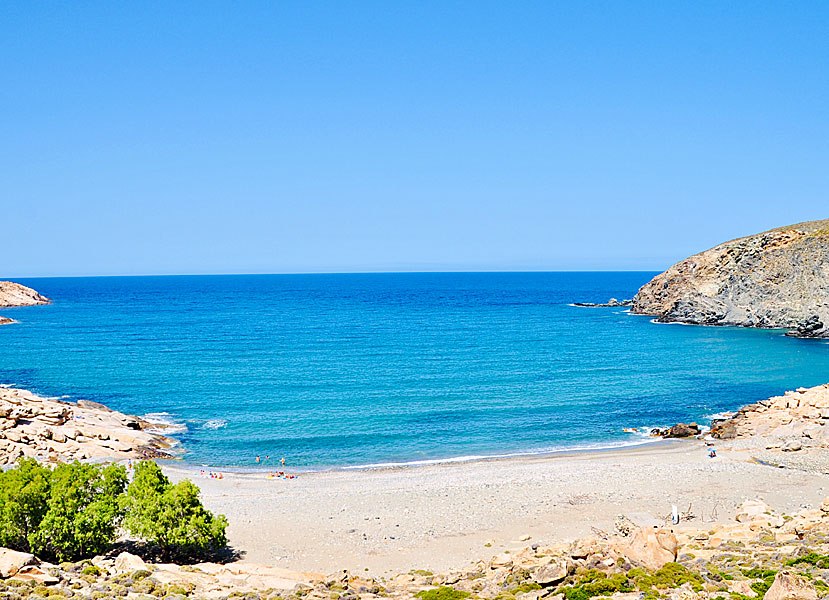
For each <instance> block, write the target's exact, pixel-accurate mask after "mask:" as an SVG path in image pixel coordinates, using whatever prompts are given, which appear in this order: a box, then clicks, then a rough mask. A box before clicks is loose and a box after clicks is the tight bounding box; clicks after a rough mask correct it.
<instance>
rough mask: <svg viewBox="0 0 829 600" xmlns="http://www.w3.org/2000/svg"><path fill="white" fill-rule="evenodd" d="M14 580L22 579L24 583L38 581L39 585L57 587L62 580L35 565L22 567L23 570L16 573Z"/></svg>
mask: <svg viewBox="0 0 829 600" xmlns="http://www.w3.org/2000/svg"><path fill="white" fill-rule="evenodd" d="M14 578H15V579H22V580H24V581H36V582H37V583H42V584H43V585H55V584H56V583H58V582H59V581H60V579H58V578H57V577H55V576H54V575H51V574H49V573H47V572H46V571H45V570H43V569H41V568H40V567H38V566H35V565H27V566H25V567H21V569H20V570H19V571H18V572H17V573H15V575H14Z"/></svg>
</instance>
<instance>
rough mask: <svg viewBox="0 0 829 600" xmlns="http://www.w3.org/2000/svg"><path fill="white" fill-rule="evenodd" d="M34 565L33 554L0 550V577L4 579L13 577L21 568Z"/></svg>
mask: <svg viewBox="0 0 829 600" xmlns="http://www.w3.org/2000/svg"><path fill="white" fill-rule="evenodd" d="M36 563H37V559H36V558H35V556H34V554H29V553H28V552H18V551H17V550H9V549H8V548H0V577H2V578H4V579H5V578H7V577H11V576H12V575H15V574H16V573H17V572H18V571H19V570H20V569H22V568H23V567H25V566H27V565H33V564H36Z"/></svg>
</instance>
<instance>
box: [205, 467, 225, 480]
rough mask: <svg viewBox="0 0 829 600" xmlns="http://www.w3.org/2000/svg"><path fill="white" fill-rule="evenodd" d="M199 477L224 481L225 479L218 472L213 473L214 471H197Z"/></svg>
mask: <svg viewBox="0 0 829 600" xmlns="http://www.w3.org/2000/svg"><path fill="white" fill-rule="evenodd" d="M199 476H200V477H205V478H207V479H224V478H225V476H224V475H222V473H221V472H219V471H215V472H214V471H205V470H204V469H202V470H201V471H199Z"/></svg>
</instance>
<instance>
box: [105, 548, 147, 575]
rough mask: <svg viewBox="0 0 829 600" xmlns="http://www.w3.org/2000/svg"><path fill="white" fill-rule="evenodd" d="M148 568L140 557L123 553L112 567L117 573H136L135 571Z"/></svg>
mask: <svg viewBox="0 0 829 600" xmlns="http://www.w3.org/2000/svg"><path fill="white" fill-rule="evenodd" d="M146 568H147V563H145V562H144V561H143V560H142V559H141V557H140V556H136V555H135V554H130V553H129V552H122V553H121V554H119V555H118V556H116V557H115V564H113V566H112V570H113V571H114V572H115V573H134V572H135V571H139V570H141V569H146Z"/></svg>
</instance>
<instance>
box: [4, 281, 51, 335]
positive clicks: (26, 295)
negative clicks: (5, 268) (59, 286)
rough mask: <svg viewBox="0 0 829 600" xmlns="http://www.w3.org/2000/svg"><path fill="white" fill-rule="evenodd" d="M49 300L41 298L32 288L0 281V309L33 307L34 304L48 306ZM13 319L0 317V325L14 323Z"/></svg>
mask: <svg viewBox="0 0 829 600" xmlns="http://www.w3.org/2000/svg"><path fill="white" fill-rule="evenodd" d="M50 302H51V300H49V298H47V297H46V296H42V295H41V294H39V293H37V292H36V291H35V290H33V289H32V288H28V287H26V286H25V285H20V284H19V283H14V282H12V281H0V307H2V308H8V307H12V306H33V305H35V304H49V303H50ZM14 322H15V321H14V319H9V318H8V317H0V325H8V324H9V323H14Z"/></svg>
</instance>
